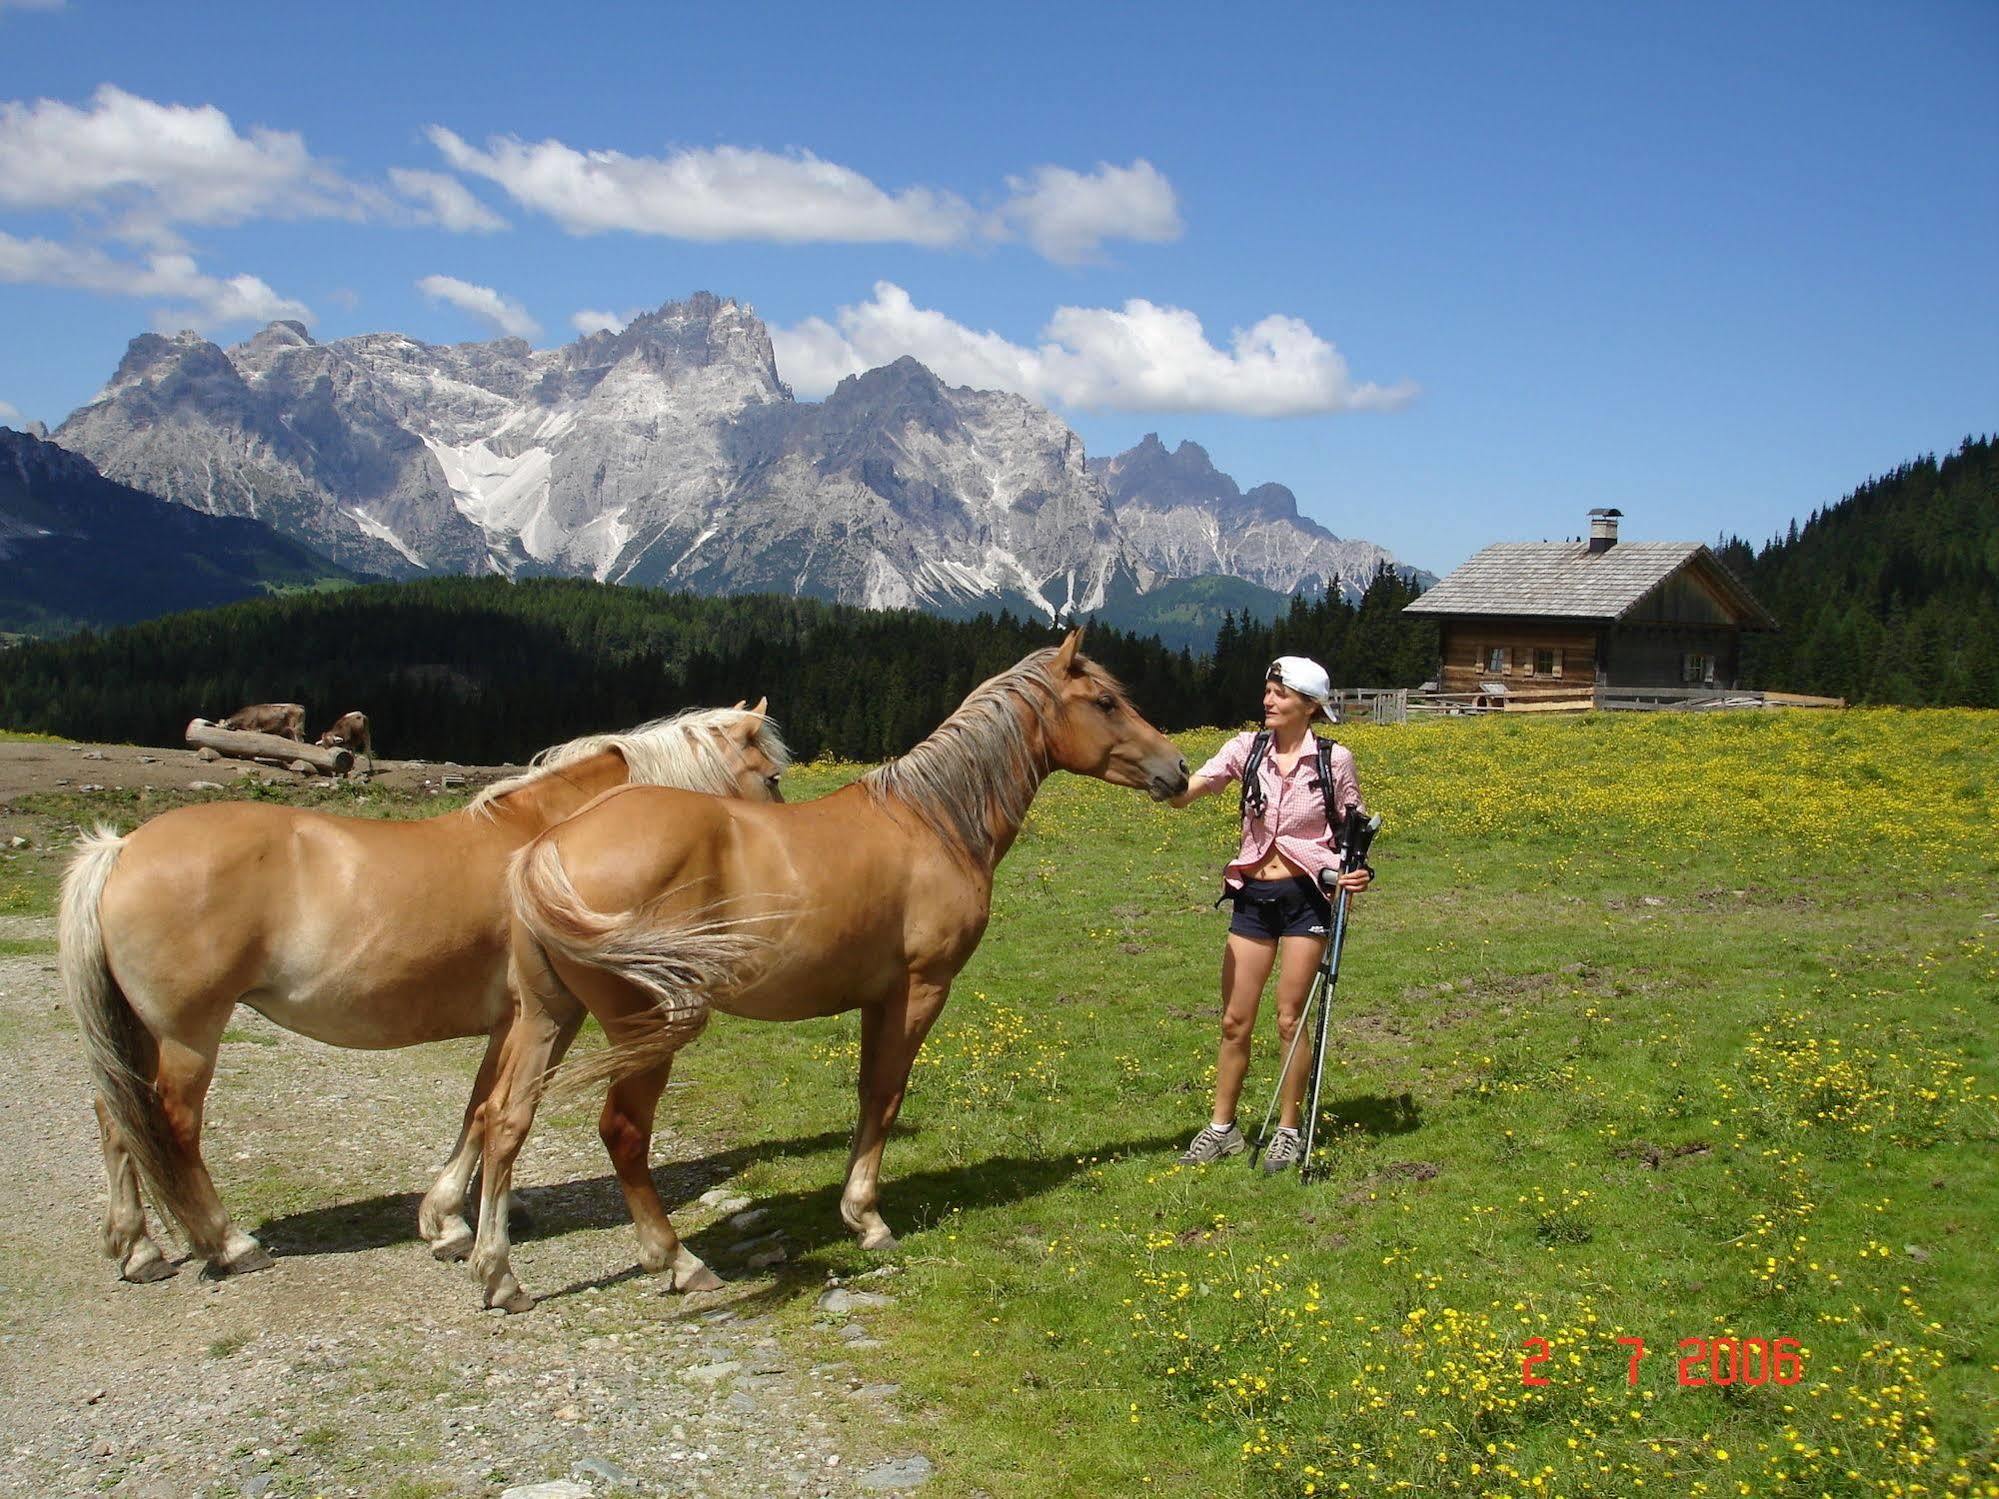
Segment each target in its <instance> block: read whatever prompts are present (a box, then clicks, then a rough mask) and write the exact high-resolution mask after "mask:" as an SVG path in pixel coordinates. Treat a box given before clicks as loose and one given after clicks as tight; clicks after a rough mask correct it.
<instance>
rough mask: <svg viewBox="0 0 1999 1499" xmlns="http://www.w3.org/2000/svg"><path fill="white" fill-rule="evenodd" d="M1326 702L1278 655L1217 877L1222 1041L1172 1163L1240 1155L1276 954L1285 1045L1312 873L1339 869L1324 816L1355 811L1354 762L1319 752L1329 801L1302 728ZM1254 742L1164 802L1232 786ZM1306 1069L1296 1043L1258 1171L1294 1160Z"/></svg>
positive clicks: (1307, 933)
mask: <svg viewBox="0 0 1999 1499" xmlns="http://www.w3.org/2000/svg"><path fill="white" fill-rule="evenodd" d="M1331 696H1332V683H1331V681H1330V679H1329V678H1328V677H1327V676H1326V669H1325V668H1324V667H1323V666H1321V665H1319V663H1318V662H1316V661H1312V660H1309V659H1307V658H1306V657H1304V656H1279V657H1278V658H1277V659H1276V660H1275V661H1273V662H1271V663H1270V669H1269V670H1268V671H1267V672H1266V673H1265V674H1264V682H1263V727H1264V731H1265V732H1266V733H1267V734H1268V735H1269V739H1268V741H1267V744H1266V748H1265V750H1264V753H1263V754H1262V755H1261V756H1259V757H1257V758H1258V763H1257V765H1256V766H1255V767H1254V769H1253V770H1252V771H1251V773H1252V774H1253V776H1254V781H1253V782H1252V783H1251V784H1248V785H1246V786H1245V788H1244V798H1243V823H1242V847H1241V849H1240V850H1238V851H1237V853H1236V856H1235V858H1234V859H1232V860H1231V861H1230V862H1229V866H1228V868H1227V870H1225V871H1224V872H1223V877H1222V878H1223V882H1224V884H1225V885H1226V886H1227V889H1226V892H1225V893H1226V895H1228V896H1229V897H1231V898H1233V899H1234V901H1235V918H1234V919H1233V920H1232V921H1230V923H1229V935H1228V945H1227V947H1226V948H1225V949H1224V951H1223V953H1222V1043H1221V1050H1220V1052H1219V1053H1218V1055H1217V1056H1216V1058H1215V1107H1214V1113H1213V1115H1212V1116H1211V1120H1210V1122H1209V1124H1208V1125H1207V1127H1206V1128H1204V1129H1203V1130H1202V1131H1201V1132H1200V1133H1199V1134H1197V1135H1196V1136H1194V1140H1193V1143H1192V1144H1191V1145H1189V1146H1188V1147H1187V1149H1186V1152H1185V1153H1184V1154H1183V1155H1182V1156H1181V1157H1180V1159H1181V1161H1182V1162H1183V1163H1185V1164H1187V1165H1190V1166H1205V1165H1207V1164H1208V1163H1209V1162H1210V1161H1217V1160H1220V1159H1221V1158H1222V1157H1223V1156H1231V1155H1236V1154H1239V1153H1240V1152H1241V1151H1242V1150H1243V1148H1244V1141H1243V1137H1242V1131H1241V1130H1239V1129H1238V1128H1237V1127H1236V1120H1235V1114H1236V1101H1237V1099H1238V1098H1240V1097H1241V1095H1242V1082H1243V1075H1244V1073H1246V1072H1247V1071H1248V1070H1249V1039H1250V1035H1251V1033H1252V1032H1253V1031H1254V1030H1255V1028H1256V1011H1257V1007H1258V1006H1259V1005H1260V1004H1261V1002H1262V999H1263V986H1264V983H1265V981H1266V980H1268V979H1269V977H1270V970H1271V968H1272V966H1273V965H1274V964H1275V963H1276V961H1277V959H1278V957H1279V955H1280V954H1281V955H1282V956H1283V960H1284V964H1283V970H1282V972H1281V973H1280V975H1279V977H1278V980H1277V1034H1278V1039H1279V1040H1280V1042H1282V1043H1283V1044H1284V1045H1285V1046H1287V1047H1288V1046H1289V1045H1290V1042H1291V1037H1292V1035H1293V1034H1294V1033H1295V1032H1296V1030H1297V1028H1298V1022H1299V1018H1300V1016H1301V1015H1302V1014H1303V1012H1304V1008H1305V1000H1306V998H1307V996H1308V995H1309V994H1310V993H1311V988H1312V977H1313V974H1314V973H1315V972H1316V971H1317V969H1318V966H1319V960H1320V958H1321V956H1322V955H1323V954H1324V952H1325V950H1326V941H1327V932H1328V930H1329V929H1330V927H1331V921H1330V908H1329V906H1328V903H1327V899H1326V896H1325V894H1324V893H1323V892H1322V890H1321V889H1320V886H1319V874H1320V872H1321V871H1322V870H1338V869H1340V868H1341V855H1340V852H1339V850H1338V849H1336V848H1335V847H1334V844H1333V838H1334V830H1333V829H1332V827H1330V826H1329V825H1328V820H1327V816H1326V808H1327V805H1328V803H1330V804H1331V805H1332V806H1333V807H1334V808H1335V809H1336V813H1335V815H1337V816H1341V817H1343V816H1344V815H1345V812H1346V809H1347V808H1348V807H1357V806H1360V805H1361V795H1360V783H1359V782H1358V781H1357V780H1356V779H1355V778H1354V761H1353V754H1352V752H1350V751H1349V750H1348V749H1347V748H1346V747H1345V746H1343V745H1339V744H1329V745H1328V746H1327V753H1326V756H1325V759H1326V762H1327V764H1326V768H1327V769H1328V770H1329V771H1330V773H1331V777H1332V782H1333V784H1332V787H1331V794H1330V795H1328V794H1327V791H1326V788H1324V787H1323V786H1322V785H1321V775H1320V756H1319V753H1318V743H1317V741H1316V740H1315V738H1314V737H1313V735H1312V732H1311V730H1312V723H1313V720H1314V719H1316V718H1318V717H1320V716H1324V717H1326V718H1327V719H1329V720H1330V718H1331V717H1332V715H1331V712H1330V711H1329V709H1328V708H1327V706H1326V705H1327V701H1328V700H1329V699H1330V698H1331ZM1258 737H1259V736H1258V735H1257V734H1256V733H1255V732H1253V731H1246V732H1244V733H1241V734H1238V735H1236V736H1235V738H1233V739H1231V740H1230V741H1229V742H1228V743H1227V744H1225V745H1223V746H1222V748H1221V752H1220V753H1219V754H1217V755H1216V756H1215V757H1214V759H1212V760H1210V761H1209V762H1208V763H1207V764H1206V765H1203V766H1202V767H1201V768H1200V770H1199V771H1198V772H1197V773H1196V774H1195V776H1194V778H1193V780H1192V781H1191V782H1190V783H1189V784H1188V787H1187V789H1186V791H1184V792H1182V793H1181V794H1180V795H1179V796H1177V797H1175V798H1173V805H1174V806H1176V807H1184V806H1187V805H1189V804H1190V803H1192V802H1196V801H1199V800H1200V799H1201V798H1202V797H1204V796H1207V795H1209V794H1210V793H1212V792H1215V791H1219V790H1221V789H1222V787H1224V786H1226V785H1228V783H1229V782H1231V781H1235V780H1241V779H1242V777H1243V774H1244V771H1245V769H1247V768H1249V761H1250V759H1251V752H1252V749H1253V747H1254V745H1255V743H1256V740H1257V739H1258ZM1372 878H1373V876H1372V874H1371V873H1370V872H1369V871H1368V870H1367V869H1366V868H1364V867H1363V868H1361V869H1356V870H1352V871H1345V872H1342V873H1340V875H1339V876H1338V884H1337V886H1336V888H1339V889H1344V890H1349V891H1352V892H1354V893H1356V894H1357V893H1359V892H1360V891H1362V890H1365V889H1366V888H1367V887H1368V883H1369V881H1370V880H1371V879H1372ZM1309 1067H1310V1060H1309V1059H1308V1058H1307V1057H1306V1055H1305V1052H1304V1048H1302V1047H1300V1048H1299V1049H1298V1051H1297V1053H1296V1054H1295V1055H1294V1056H1293V1058H1292V1063H1291V1067H1290V1068H1289V1070H1288V1072H1287V1073H1286V1075H1285V1078H1284V1085H1283V1090H1282V1100H1283V1102H1282V1105H1281V1110H1280V1113H1279V1116H1278V1124H1279V1127H1278V1130H1277V1133H1276V1135H1275V1136H1273V1137H1272V1139H1271V1142H1270V1148H1269V1150H1268V1151H1267V1152H1265V1154H1264V1157H1263V1169H1264V1170H1265V1171H1269V1172H1277V1171H1282V1170H1284V1169H1285V1168H1287V1167H1289V1166H1291V1165H1292V1164H1294V1163H1295V1162H1296V1161H1297V1159H1298V1156H1299V1152H1300V1140H1299V1124H1300V1120H1301V1116H1302V1113H1303V1098H1304V1093H1305V1079H1306V1073H1307V1071H1308V1070H1309Z"/></svg>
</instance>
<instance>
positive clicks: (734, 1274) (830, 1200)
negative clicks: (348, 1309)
mask: <svg viewBox="0 0 1999 1499" xmlns="http://www.w3.org/2000/svg"><path fill="white" fill-rule="evenodd" d="M1324 1117H1325V1119H1326V1120H1327V1126H1326V1128H1327V1136H1328V1138H1331V1137H1333V1136H1336V1135H1338V1134H1340V1133H1351V1134H1365V1135H1371V1136H1389V1135H1404V1134H1409V1133H1411V1132H1413V1131H1415V1130H1416V1129H1418V1128H1420V1126H1421V1115H1420V1110H1419V1108H1418V1106H1417V1104H1416V1101H1415V1099H1414V1098H1413V1097H1412V1096H1411V1095H1410V1094H1407V1093H1404V1094H1401V1095H1400V1096H1397V1097H1388V1096H1385V1095H1379V1094H1361V1095H1355V1096H1351V1097H1347V1098H1340V1099H1335V1100H1333V1101H1331V1102H1330V1103H1328V1104H1327V1105H1326V1106H1325V1109H1324ZM909 1133H913V1131H911V1130H908V1129H907V1128H904V1127H899V1128H898V1129H897V1131H896V1135H897V1136H904V1135H907V1134H909ZM1184 1133H1185V1132H1184V1131H1182V1132H1176V1133H1174V1134H1171V1135H1152V1136H1145V1137H1139V1138H1134V1139H1126V1140H1113V1141H1106V1142H1104V1143H1102V1144H1099V1145H1095V1146H1090V1147H1078V1148H1066V1149H1063V1150H1060V1151H1051V1152H1048V1153H1045V1154H1041V1155H1032V1156H1014V1155H1005V1156H993V1157H990V1158H988V1159H986V1160H982V1161H977V1162H974V1163H972V1164H969V1165H964V1166H954V1167H948V1168H937V1169H931V1170H919V1171H914V1172H911V1173H908V1174H906V1175H904V1174H899V1173H896V1172H894V1171H893V1169H892V1166H893V1160H894V1155H893V1141H891V1152H890V1157H889V1164H890V1166H891V1170H890V1171H889V1172H888V1174H887V1175H886V1176H885V1178H884V1181H883V1192H882V1211H883V1215H884V1216H885V1217H886V1218H887V1219H888V1220H889V1223H890V1226H891V1227H893V1228H895V1229H896V1230H897V1231H898V1232H899V1233H902V1234H910V1233H923V1232H925V1231H927V1230H929V1229H932V1228H935V1227H936V1226H937V1225H938V1224H939V1223H941V1222H943V1221H944V1220H945V1219H946V1218H947V1217H949V1215H950V1214H951V1213H952V1212H953V1211H954V1210H967V1209H971V1210H976V1209H980V1208H992V1207H1003V1206H1007V1205H1011V1204H1015V1203H1022V1202H1027V1201H1031V1200H1032V1199H1034V1198H1036V1197H1039V1196H1041V1195H1043V1194H1044V1193H1047V1192H1049V1191H1052V1190H1054V1189H1055V1188H1056V1187H1059V1186H1061V1185H1062V1184H1063V1183H1064V1182H1066V1181H1068V1180H1070V1179H1071V1178H1072V1177H1075V1176H1077V1175H1078V1174H1080V1173H1082V1172H1084V1171H1086V1170H1088V1169H1089V1168H1090V1167H1091V1166H1092V1165H1093V1164H1098V1163H1102V1162H1105V1161H1110V1160H1114V1159H1116V1158H1119V1157H1128V1156H1158V1157H1170V1156H1171V1155H1174V1154H1177V1153H1178V1151H1179V1149H1180V1147H1181V1146H1182V1145H1183V1144H1184V1143H1185V1140H1184V1138H1183V1137H1184ZM848 1138H849V1137H848V1135H847V1133H846V1131H844V1130H837V1131H835V1130H828V1131H824V1132H822V1133H820V1134H816V1135H805V1136H799V1137H796V1138H793V1139H786V1140H768V1141H762V1142H759V1143H757V1144H753V1145H744V1146H739V1147H735V1148H733V1149H729V1150H721V1151H716V1152H713V1153H711V1154H708V1155H704V1156H697V1157H695V1158H694V1159H692V1160H688V1161H678V1162H669V1163H666V1164H663V1165H659V1166H655V1167H654V1168H653V1181H654V1183H655V1184H656V1185H657V1186H658V1188H659V1192H660V1196H661V1198H662V1199H663V1200H664V1201H665V1203H666V1206H667V1209H668V1211H669V1212H673V1211H679V1210H682V1209H685V1208H686V1207H687V1205H688V1204H689V1203H691V1202H693V1201H694V1199H695V1198H697V1197H699V1196H700V1195H701V1193H703V1192H704V1191H706V1190H707V1189H708V1188H710V1187H712V1186H714V1185H715V1184H716V1183H718V1182H722V1181H727V1180H729V1179H730V1178H732V1177H734V1176H735V1175H737V1174H738V1173H739V1172H741V1171H742V1170H744V1169H745V1168H746V1167H749V1166H751V1165H754V1164H756V1163H757V1162H759V1161H765V1160H775V1159H778V1158H781V1157H786V1156H801V1155H811V1154H814V1153H816V1152H820V1151H835V1150H838V1149H840V1148H841V1147H843V1146H845V1145H846V1144H847V1143H848ZM844 1184H845V1183H844V1171H843V1169H842V1167H841V1166H840V1165H838V1164H834V1165H833V1166H832V1167H831V1169H829V1171H828V1173H827V1179H826V1181H825V1183H824V1184H823V1185H820V1186H817V1187H813V1188H810V1189H806V1190H800V1191H794V1192H777V1193H765V1194H762V1195H760V1196H759V1197H758V1198H757V1199H756V1206H757V1207H758V1208H760V1209H763V1210H764V1212H765V1214H766V1216H765V1218H764V1219H763V1221H762V1222H761V1223H760V1224H759V1226H758V1228H757V1229H755V1230H752V1233H754V1234H756V1235H757V1236H759V1237H760V1236H761V1235H763V1234H766V1233H770V1232H772V1231H782V1233H783V1236H784V1240H783V1242H784V1244H785V1247H786V1250H787V1251H788V1253H789V1254H790V1256H791V1259H790V1261H789V1262H788V1263H787V1264H785V1265H784V1266H782V1267H780V1269H779V1270H778V1271H777V1280H776V1282H775V1283H774V1284H758V1285H756V1288H755V1289H753V1290H748V1293H747V1294H746V1295H743V1296H742V1297H740V1298H739V1300H738V1301H737V1302H736V1303H734V1304H739V1305H742V1306H744V1307H745V1308H746V1309H749V1308H756V1307H762V1306H767V1305H776V1304H780V1303H782V1302H785V1301H789V1300H791V1299H793V1298H795V1297H798V1296H804V1295H813V1294H816V1293H817V1291H818V1290H819V1289H820V1288H821V1286H823V1284H824V1280H825V1267H824V1266H822V1265H815V1264H813V1263H811V1261H812V1257H813V1256H814V1254H815V1253H816V1252H818V1251H821V1250H824V1249H828V1248H832V1247H839V1248H842V1249H845V1248H847V1247H848V1246H851V1245H852V1244H853V1236H852V1234H851V1233H850V1232H849V1231H848V1229H847V1227H846V1225H845V1224H844V1223H843V1222H842V1221H841V1219H840V1192H841V1189H842V1187H843V1186H844ZM419 1200H420V1199H419V1194H417V1193H415V1192H399V1193H396V1194H394V1195H391V1196H383V1197H371V1198H366V1199H363V1200H361V1201H358V1202H349V1203H340V1204H337V1205H335V1206H331V1207H324V1208H312V1209H309V1210H307V1211H305V1212H301V1213H292V1214H287V1215H286V1216H284V1217H281V1218H272V1219H268V1220H266V1221H265V1222H264V1223H263V1225H262V1226H261V1227H260V1228H259V1229H258V1231H257V1232H258V1237H259V1238H260V1239H261V1240H262V1241H263V1243H264V1244H265V1246H266V1247H267V1248H269V1249H270V1250H271V1251H272V1252H273V1253H275V1254H280V1255H286V1256H294V1255H295V1256H303V1257H309V1256H314V1255H326V1254H352V1253H356V1252H359V1251H363V1250H368V1249H380V1248H386V1247H390V1246H393V1245H396V1244H405V1243H414V1242H416V1239H417V1234H416V1215H417V1204H418V1202H419ZM516 1201H517V1203H518V1204H519V1206H520V1207H521V1208H522V1209H523V1214H522V1216H523V1217H524V1218H525V1219H526V1221H525V1222H521V1221H520V1220H519V1219H517V1220H516V1228H515V1231H514V1235H513V1237H514V1241H515V1243H516V1244H521V1243H530V1242H532V1241H533V1240H535V1239H538V1238H552V1237H559V1236H561V1235H563V1234H568V1233H573V1232H576V1231H578V1230H583V1229H614V1228H621V1227H626V1226H628V1225H629V1223H630V1217H629V1215H628V1213H627V1212H626V1209H625V1200H624V1195H623V1193H622V1192H621V1191H620V1190H619V1187H618V1180H617V1178H616V1177H615V1176H613V1175H611V1174H609V1173H605V1174H603V1175H600V1176H594V1177H590V1178H587V1179H584V1180H580V1181H571V1182H561V1183H556V1184H552V1185H548V1186H539V1187H528V1188H524V1189H522V1191H521V1192H520V1193H519V1194H518V1197H517V1199H516ZM745 1237H746V1236H745V1234H744V1233H743V1232H742V1231H740V1230H737V1229H731V1228H729V1227H727V1226H726V1224H724V1223H723V1222H721V1221H719V1220H718V1221H716V1222H714V1223H710V1224H708V1225H706V1226H705V1227H702V1228H700V1229H698V1230H696V1231H694V1232H693V1233H691V1234H688V1235H687V1236H686V1243H687V1245H688V1247H689V1248H691V1249H692V1250H693V1251H694V1252H695V1253H696V1254H698V1255H700V1256H701V1257H702V1258H703V1259H704V1260H707V1261H708V1262H709V1263H710V1264H712V1265H713V1266H714V1267H715V1269H716V1271H717V1272H718V1273H719V1274H721V1275H722V1276H723V1277H724V1278H725V1279H729V1280H731V1281H736V1282H742V1281H745V1280H749V1281H751V1283H752V1284H754V1283H755V1282H757V1281H761V1279H762V1277H761V1276H760V1275H758V1274H757V1273H756V1272H748V1271H746V1270H745V1268H744V1267H743V1266H742V1264H741V1263H740V1256H739V1255H738V1254H737V1252H736V1251H737V1248H738V1245H739V1244H740V1243H741V1242H742V1241H743V1240H744V1238H745ZM639 1273H640V1272H639V1270H638V1269H637V1267H636V1266H632V1265H630V1264H626V1265H624V1266H621V1267H620V1268H619V1269H618V1270H616V1271H613V1272H609V1273H607V1274H605V1275H602V1276H598V1277H594V1278H591V1279H587V1280H580V1281H576V1282H574V1283H572V1284H570V1285H567V1286H563V1287H561V1288H560V1289H557V1290H552V1291H549V1292H547V1293H546V1294H544V1295H543V1296H541V1298H540V1299H542V1300H550V1301H552V1300H559V1299H561V1298H563V1297H566V1296H574V1295H577V1294H579V1293H581V1292H584V1291H588V1290H595V1289H604V1288H607V1287H610V1286H615V1285H620V1284H622V1283H624V1282H625V1281H628V1280H632V1279H634V1278H635V1277H637V1276H638V1275H639ZM711 1304H712V1303H708V1302H703V1303H702V1305H704V1306H706V1305H711Z"/></svg>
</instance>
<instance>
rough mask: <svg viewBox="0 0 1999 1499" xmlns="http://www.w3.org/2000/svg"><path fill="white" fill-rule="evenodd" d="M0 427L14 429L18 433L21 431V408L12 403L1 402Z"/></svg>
mask: <svg viewBox="0 0 1999 1499" xmlns="http://www.w3.org/2000/svg"><path fill="white" fill-rule="evenodd" d="M0 427H12V428H14V429H15V430H16V431H19V430H20V427H21V408H20V407H19V406H16V405H15V404H14V403H13V402H12V401H0Z"/></svg>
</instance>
